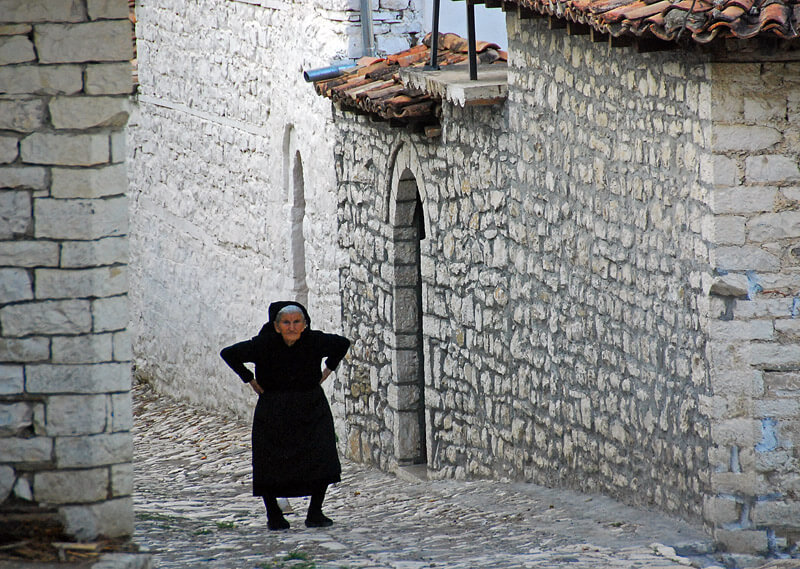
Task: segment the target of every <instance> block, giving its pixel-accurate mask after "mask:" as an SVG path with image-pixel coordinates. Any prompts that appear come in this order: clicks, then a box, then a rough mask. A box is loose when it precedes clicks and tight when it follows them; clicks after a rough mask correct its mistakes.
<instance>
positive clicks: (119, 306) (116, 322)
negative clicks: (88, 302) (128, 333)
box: [92, 295, 129, 332]
mask: <svg viewBox="0 0 800 569" xmlns="http://www.w3.org/2000/svg"><path fill="white" fill-rule="evenodd" d="M92 314H93V315H94V331H95V332H109V331H117V330H124V329H125V328H127V327H128V321H129V317H128V297H127V295H123V296H115V297H112V298H101V299H98V300H95V301H94V302H93V303H92Z"/></svg>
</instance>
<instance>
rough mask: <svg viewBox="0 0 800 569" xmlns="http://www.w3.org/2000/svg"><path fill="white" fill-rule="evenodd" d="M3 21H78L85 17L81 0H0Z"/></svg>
mask: <svg viewBox="0 0 800 569" xmlns="http://www.w3.org/2000/svg"><path fill="white" fill-rule="evenodd" d="M0 13H2V14H3V21H4V22H24V23H36V22H80V21H82V20H85V19H86V9H85V8H84V5H83V2H81V0H0Z"/></svg>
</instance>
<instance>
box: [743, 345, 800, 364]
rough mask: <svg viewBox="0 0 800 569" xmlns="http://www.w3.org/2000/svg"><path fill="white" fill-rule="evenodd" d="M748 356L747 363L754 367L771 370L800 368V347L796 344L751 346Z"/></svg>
mask: <svg viewBox="0 0 800 569" xmlns="http://www.w3.org/2000/svg"><path fill="white" fill-rule="evenodd" d="M749 356H750V357H749V363H750V364H751V365H754V366H759V367H765V366H768V367H770V368H771V369H788V368H792V369H796V368H798V367H800V345H797V344H777V343H770V344H753V345H751V346H750V354H749Z"/></svg>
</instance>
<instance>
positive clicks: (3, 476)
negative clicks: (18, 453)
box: [0, 464, 17, 504]
mask: <svg viewBox="0 0 800 569" xmlns="http://www.w3.org/2000/svg"><path fill="white" fill-rule="evenodd" d="M16 481H17V475H16V473H15V471H14V469H13V468H12V467H10V466H8V465H5V464H0V504H2V503H3V502H5V501H6V498H8V496H9V494H11V489H12V488H14V484H15V483H16Z"/></svg>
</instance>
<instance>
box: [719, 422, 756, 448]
mask: <svg viewBox="0 0 800 569" xmlns="http://www.w3.org/2000/svg"><path fill="white" fill-rule="evenodd" d="M711 432H712V440H713V441H714V442H715V443H716V444H718V445H725V446H731V445H736V446H739V447H744V448H751V447H752V446H753V445H755V444H756V442H758V439H759V438H760V436H761V423H760V422H759V421H756V420H754V419H744V418H742V419H728V420H726V421H719V422H717V423H715V424H714V425H713V426H712V428H711Z"/></svg>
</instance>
